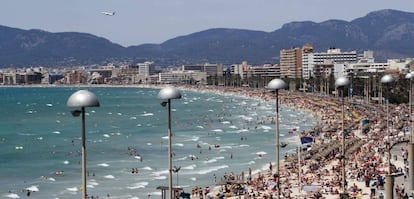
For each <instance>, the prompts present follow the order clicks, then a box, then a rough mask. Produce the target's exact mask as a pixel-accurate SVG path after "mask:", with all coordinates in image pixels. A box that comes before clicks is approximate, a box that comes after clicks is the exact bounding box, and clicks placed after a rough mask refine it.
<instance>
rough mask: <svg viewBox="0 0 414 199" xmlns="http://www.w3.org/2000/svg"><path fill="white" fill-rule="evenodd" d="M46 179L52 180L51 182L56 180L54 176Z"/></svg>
mask: <svg viewBox="0 0 414 199" xmlns="http://www.w3.org/2000/svg"><path fill="white" fill-rule="evenodd" d="M47 180H49V181H52V182H55V181H56V179H55V178H50V177H49V178H47Z"/></svg>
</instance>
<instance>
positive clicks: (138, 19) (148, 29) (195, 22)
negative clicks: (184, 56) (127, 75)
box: [0, 0, 414, 46]
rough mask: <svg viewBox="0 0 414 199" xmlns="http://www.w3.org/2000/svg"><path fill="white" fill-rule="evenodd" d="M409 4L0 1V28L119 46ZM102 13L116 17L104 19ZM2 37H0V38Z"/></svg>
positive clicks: (381, 0)
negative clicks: (85, 36) (86, 36)
mask: <svg viewBox="0 0 414 199" xmlns="http://www.w3.org/2000/svg"><path fill="white" fill-rule="evenodd" d="M380 9H396V10H402V11H407V12H414V2H413V1H412V0H342V1H340V0H1V3H0V25H4V26H10V27H15V28H21V29H42V30H45V31H49V32H84V33H91V34H94V35H97V36H101V37H105V38H107V39H109V40H111V41H112V42H114V43H118V44H121V45H123V46H131V45H139V44H143V43H162V42H164V41H166V40H168V39H172V38H174V37H177V36H182V35H188V34H191V33H194V32H198V31H202V30H206V29H209V28H239V29H249V30H261V31H266V32H270V31H274V30H277V29H279V28H280V27H281V26H282V25H283V24H285V23H288V22H292V21H309V20H310V21H314V22H322V21H326V20H328V19H341V20H346V21H351V20H353V19H355V18H359V17H362V16H365V15H366V14H368V13H369V12H372V11H376V10H380ZM102 11H108V12H116V14H115V16H106V15H103V14H101V12H102ZM0 36H1V35H0Z"/></svg>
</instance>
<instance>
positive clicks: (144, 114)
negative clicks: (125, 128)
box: [139, 113, 154, 117]
mask: <svg viewBox="0 0 414 199" xmlns="http://www.w3.org/2000/svg"><path fill="white" fill-rule="evenodd" d="M153 115H154V113H143V114H141V115H139V116H143V117H146V116H153Z"/></svg>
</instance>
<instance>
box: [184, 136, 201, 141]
mask: <svg viewBox="0 0 414 199" xmlns="http://www.w3.org/2000/svg"><path fill="white" fill-rule="evenodd" d="M198 140H200V137H198V136H192V137H191V138H189V139H186V140H184V141H185V142H187V141H193V142H197V141H198Z"/></svg>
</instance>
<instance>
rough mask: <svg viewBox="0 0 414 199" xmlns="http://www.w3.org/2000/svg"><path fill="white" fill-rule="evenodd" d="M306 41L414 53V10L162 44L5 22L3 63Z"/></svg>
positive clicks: (226, 54)
mask: <svg viewBox="0 0 414 199" xmlns="http://www.w3.org/2000/svg"><path fill="white" fill-rule="evenodd" d="M304 44H311V45H313V46H314V51H316V52H325V51H326V49H328V48H330V47H336V48H341V49H342V51H351V50H357V51H358V52H362V51H364V50H374V52H375V57H376V58H377V60H385V59H387V58H406V57H414V13H409V12H402V11H397V10H379V11H375V12H371V13H369V14H367V15H366V16H364V17H360V18H357V19H354V20H352V21H349V22H348V21H343V20H328V21H324V22H321V23H315V22H311V21H302V22H291V23H287V24H285V25H283V26H282V27H281V28H280V29H277V30H275V31H272V32H264V31H252V30H241V29H228V28H215V29H208V30H205V31H201V32H196V33H192V34H189V35H185V36H179V37H176V38H173V39H170V40H167V41H165V42H164V43H161V44H144V45H139V46H130V47H123V46H121V45H118V44H115V43H112V42H111V41H109V40H108V39H105V38H102V37H97V36H94V35H92V34H87V33H77V32H62V33H51V32H46V31H43V30H22V29H17V28H11V27H6V26H0V68H5V67H10V66H13V67H29V66H48V67H62V66H75V65H90V64H107V63H121V62H122V63H136V62H144V61H155V63H156V65H160V66H168V65H181V64H196V63H205V62H210V63H223V64H225V65H227V64H235V63H241V62H242V61H248V62H249V63H250V64H258V65H261V64H264V63H272V64H274V63H278V62H279V60H278V56H279V51H280V50H281V49H289V48H291V47H301V46H303V45H304Z"/></svg>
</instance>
